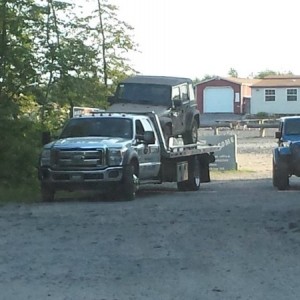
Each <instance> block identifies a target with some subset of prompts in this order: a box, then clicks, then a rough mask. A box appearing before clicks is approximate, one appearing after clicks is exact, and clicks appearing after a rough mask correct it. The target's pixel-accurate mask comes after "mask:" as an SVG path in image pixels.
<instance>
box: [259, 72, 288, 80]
mask: <svg viewBox="0 0 300 300" xmlns="http://www.w3.org/2000/svg"><path fill="white" fill-rule="evenodd" d="M280 75H283V76H285V75H293V73H292V72H291V71H288V72H284V73H282V72H276V71H273V70H265V71H261V72H259V73H258V74H257V75H256V76H255V77H254V78H257V79H263V78H265V77H267V76H280Z"/></svg>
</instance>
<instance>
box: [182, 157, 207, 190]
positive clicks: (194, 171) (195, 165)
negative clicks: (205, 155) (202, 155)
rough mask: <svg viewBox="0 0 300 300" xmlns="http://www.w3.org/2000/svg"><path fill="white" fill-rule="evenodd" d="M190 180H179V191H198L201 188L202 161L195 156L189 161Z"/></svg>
mask: <svg viewBox="0 0 300 300" xmlns="http://www.w3.org/2000/svg"><path fill="white" fill-rule="evenodd" d="M188 168H189V171H188V180H186V181H181V182H177V188H178V190H179V191H198V190H199V189H200V182H201V180H200V178H201V177H200V163H199V160H198V159H197V158H196V157H195V158H193V159H191V160H190V161H189V165H188Z"/></svg>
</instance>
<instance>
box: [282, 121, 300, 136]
mask: <svg viewBox="0 0 300 300" xmlns="http://www.w3.org/2000/svg"><path fill="white" fill-rule="evenodd" d="M284 132H285V134H287V135H300V118H299V119H290V120H286V122H285V125H284Z"/></svg>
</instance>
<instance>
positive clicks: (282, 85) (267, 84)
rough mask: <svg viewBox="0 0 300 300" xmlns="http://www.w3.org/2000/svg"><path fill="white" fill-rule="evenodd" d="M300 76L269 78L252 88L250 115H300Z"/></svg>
mask: <svg viewBox="0 0 300 300" xmlns="http://www.w3.org/2000/svg"><path fill="white" fill-rule="evenodd" d="M299 95H300V76H299V75H298V76H294V75H284V76H268V77H266V78H264V79H262V80H260V81H259V82H257V83H255V84H253V85H252V86H251V104H250V113H251V114H257V113H260V112H264V113H268V114H300V97H299Z"/></svg>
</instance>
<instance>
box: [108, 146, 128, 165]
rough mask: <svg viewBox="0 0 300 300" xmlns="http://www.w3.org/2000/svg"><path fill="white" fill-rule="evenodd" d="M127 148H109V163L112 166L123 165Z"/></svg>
mask: <svg viewBox="0 0 300 300" xmlns="http://www.w3.org/2000/svg"><path fill="white" fill-rule="evenodd" d="M126 150H127V149H124V148H123V149H109V150H108V164H109V165H110V166H116V165H121V163H122V161H123V157H124V154H125V152H126Z"/></svg>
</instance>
